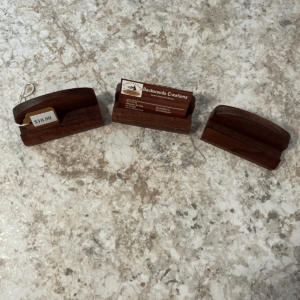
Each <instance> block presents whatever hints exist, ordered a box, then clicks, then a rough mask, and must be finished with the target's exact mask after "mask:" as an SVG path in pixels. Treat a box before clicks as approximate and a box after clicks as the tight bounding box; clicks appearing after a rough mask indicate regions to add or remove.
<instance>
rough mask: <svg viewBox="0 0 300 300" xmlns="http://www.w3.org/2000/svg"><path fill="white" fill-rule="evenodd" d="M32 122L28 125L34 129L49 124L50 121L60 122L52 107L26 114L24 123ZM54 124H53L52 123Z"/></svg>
mask: <svg viewBox="0 0 300 300" xmlns="http://www.w3.org/2000/svg"><path fill="white" fill-rule="evenodd" d="M27 123H30V125H28V126H26V128H28V129H34V128H35V127H38V126H42V125H47V124H49V123H53V125H54V124H56V123H59V119H58V117H57V115H56V113H55V110H54V109H53V108H52V107H47V108H44V109H40V110H36V111H33V112H30V113H28V114H26V116H25V119H24V120H23V124H27ZM51 125H52V124H51Z"/></svg>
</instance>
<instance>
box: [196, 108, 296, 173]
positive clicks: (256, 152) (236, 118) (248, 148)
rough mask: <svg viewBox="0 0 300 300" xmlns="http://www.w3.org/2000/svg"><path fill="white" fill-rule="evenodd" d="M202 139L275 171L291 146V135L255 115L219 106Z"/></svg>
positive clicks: (212, 114)
mask: <svg viewBox="0 0 300 300" xmlns="http://www.w3.org/2000/svg"><path fill="white" fill-rule="evenodd" d="M201 140H203V141H205V142H207V143H210V144H212V145H214V146H217V147H219V148H221V149H223V150H226V151H228V152H230V153H232V154H235V155H237V156H239V157H242V158H244V159H246V160H248V161H250V162H253V163H255V164H257V165H259V166H261V167H264V168H266V169H269V170H274V169H276V167H277V166H278V164H279V163H280V157H281V154H282V152H283V151H284V150H285V149H286V148H287V147H288V145H289V141H290V134H289V133H288V132H287V131H285V130H284V129H282V128H281V127H279V126H277V125H276V124H274V123H272V122H270V121H268V120H266V119H264V118H262V117H259V116H257V115H255V114H253V113H250V112H247V111H245V110H242V109H238V108H235V107H230V106H225V105H219V106H217V107H216V108H215V109H214V110H213V112H212V113H211V115H210V117H209V119H208V122H207V124H206V127H205V129H204V132H203V134H202V137H201Z"/></svg>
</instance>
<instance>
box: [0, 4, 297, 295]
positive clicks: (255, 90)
mask: <svg viewBox="0 0 300 300" xmlns="http://www.w3.org/2000/svg"><path fill="white" fill-rule="evenodd" d="M299 49H300V2H299V0H285V1H283V0H282V1H279V0H255V1H254V0H253V1H251V0H243V1H239V0H235V1H234V0H227V1H225V0H207V1H200V0H198V1H188V0H181V1H180V0H172V1H167V0H157V1H145V0H140V1H138V0H125V1H116V0H110V1H108V0H85V1H82V0H74V1H73V0H69V1H55V0H52V1H51V0H26V1H21V0H0V70H1V75H0V76H1V77H0V91H1V106H0V126H1V135H0V154H1V164H0V196H1V208H0V299H1V300H21V299H22V300H25V299H26V300H29V299H30V300H46V299H47V300H49V299H57V300H75V299H78V300H83V299H91V300H100V299H107V300H112V299H118V300H125V299H126V300H127V299H139V300H148V299H149V300H162V299H164V300H167V299H172V300H175V299H176V300H177V299H178V300H179V299H181V300H186V299H191V300H196V299H197V300H198V299H203V300H222V299H247V300H250V299H251V300H256V299H266V300H267V299H268V300H270V299H282V300H283V299H285V300H286V299H288V300H293V299H300V296H299V295H300V209H299V202H300V186H299V183H300V162H299V158H300V146H299V127H300V101H299V96H300V95H299V90H300V76H299V69H300V50H299ZM122 77H123V78H128V79H134V80H138V81H143V82H147V83H152V84H162V85H168V86H170V87H174V88H179V89H186V90H190V91H193V92H194V95H195V96H196V99H197V107H196V111H195V114H194V118H193V129H192V134H191V135H190V136H184V135H177V134H172V133H166V132H160V131H155V130H149V129H142V128H138V127H132V126H125V125H120V124H114V123H111V111H112V106H113V102H114V98H113V95H114V89H115V87H116V85H117V83H119V82H120V79H121V78H122ZM26 82H33V83H34V84H35V85H36V92H35V94H34V95H33V96H32V97H35V96H38V95H43V94H46V93H50V92H54V91H58V90H62V89H67V88H73V87H93V88H94V89H95V92H96V94H97V98H98V101H99V105H100V108H101V111H102V113H103V115H104V118H105V122H106V124H107V126H105V127H102V128H98V129H94V130H90V131H87V132H85V133H81V134H77V135H73V136H70V137H66V138H63V139H60V140H56V141H53V142H48V143H45V144H42V145H39V146H34V147H30V148H27V147H25V146H24V145H23V144H22V141H21V139H20V136H19V135H20V133H19V129H18V127H17V126H15V124H14V120H13V115H12V109H13V107H14V106H15V105H17V103H18V97H19V94H20V90H21V88H22V86H23V85H24V84H25V83H26ZM218 104H226V105H232V106H236V107H238V108H242V109H246V110H249V111H251V112H253V113H256V114H258V115H260V116H262V117H265V118H267V119H269V120H271V121H273V122H275V123H276V124H278V125H280V126H282V127H283V128H285V129H286V130H287V131H289V132H290V133H291V143H290V145H289V148H288V149H287V151H286V152H285V153H284V155H283V157H282V163H281V164H280V166H279V168H278V169H277V170H276V171H272V172H271V171H267V170H265V169H263V168H261V167H258V166H256V165H254V164H252V163H250V162H247V161H245V160H243V159H240V158H238V157H235V156H233V155H231V154H229V153H226V152H224V151H222V150H220V149H218V148H215V147H213V146H211V145H209V144H206V143H204V142H202V141H201V140H200V136H201V133H202V131H203V128H204V126H205V123H206V121H207V119H208V116H209V114H210V112H211V111H212V109H213V108H214V107H215V106H216V105H218Z"/></svg>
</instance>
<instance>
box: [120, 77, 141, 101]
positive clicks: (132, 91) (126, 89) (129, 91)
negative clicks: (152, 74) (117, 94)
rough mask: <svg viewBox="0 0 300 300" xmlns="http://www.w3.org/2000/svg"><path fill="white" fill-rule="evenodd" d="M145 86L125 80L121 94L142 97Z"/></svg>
mask: <svg viewBox="0 0 300 300" xmlns="http://www.w3.org/2000/svg"><path fill="white" fill-rule="evenodd" d="M143 86H144V85H143V84H142V83H138V82H133V81H128V80H123V81H122V89H121V93H122V94H125V95H128V96H134V97H142V93H143Z"/></svg>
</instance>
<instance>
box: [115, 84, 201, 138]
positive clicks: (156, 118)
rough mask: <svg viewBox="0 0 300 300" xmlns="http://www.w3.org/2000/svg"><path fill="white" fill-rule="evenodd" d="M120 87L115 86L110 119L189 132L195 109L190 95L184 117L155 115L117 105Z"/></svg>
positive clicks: (117, 121)
mask: <svg viewBox="0 0 300 300" xmlns="http://www.w3.org/2000/svg"><path fill="white" fill-rule="evenodd" d="M119 95H120V87H119V85H118V86H117V90H116V94H115V104H114V109H113V114H112V121H113V122H116V123H122V124H127V125H133V126H138V127H144V128H150V129H156V130H163V131H169V132H175V133H181V134H189V132H190V129H191V125H192V115H193V112H194V109H195V97H194V96H192V99H191V102H190V105H189V107H188V110H187V113H186V116H185V118H184V119H181V118H174V117H169V116H162V115H156V114H151V113H145V112H140V111H135V110H131V109H126V108H121V107H119Z"/></svg>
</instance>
